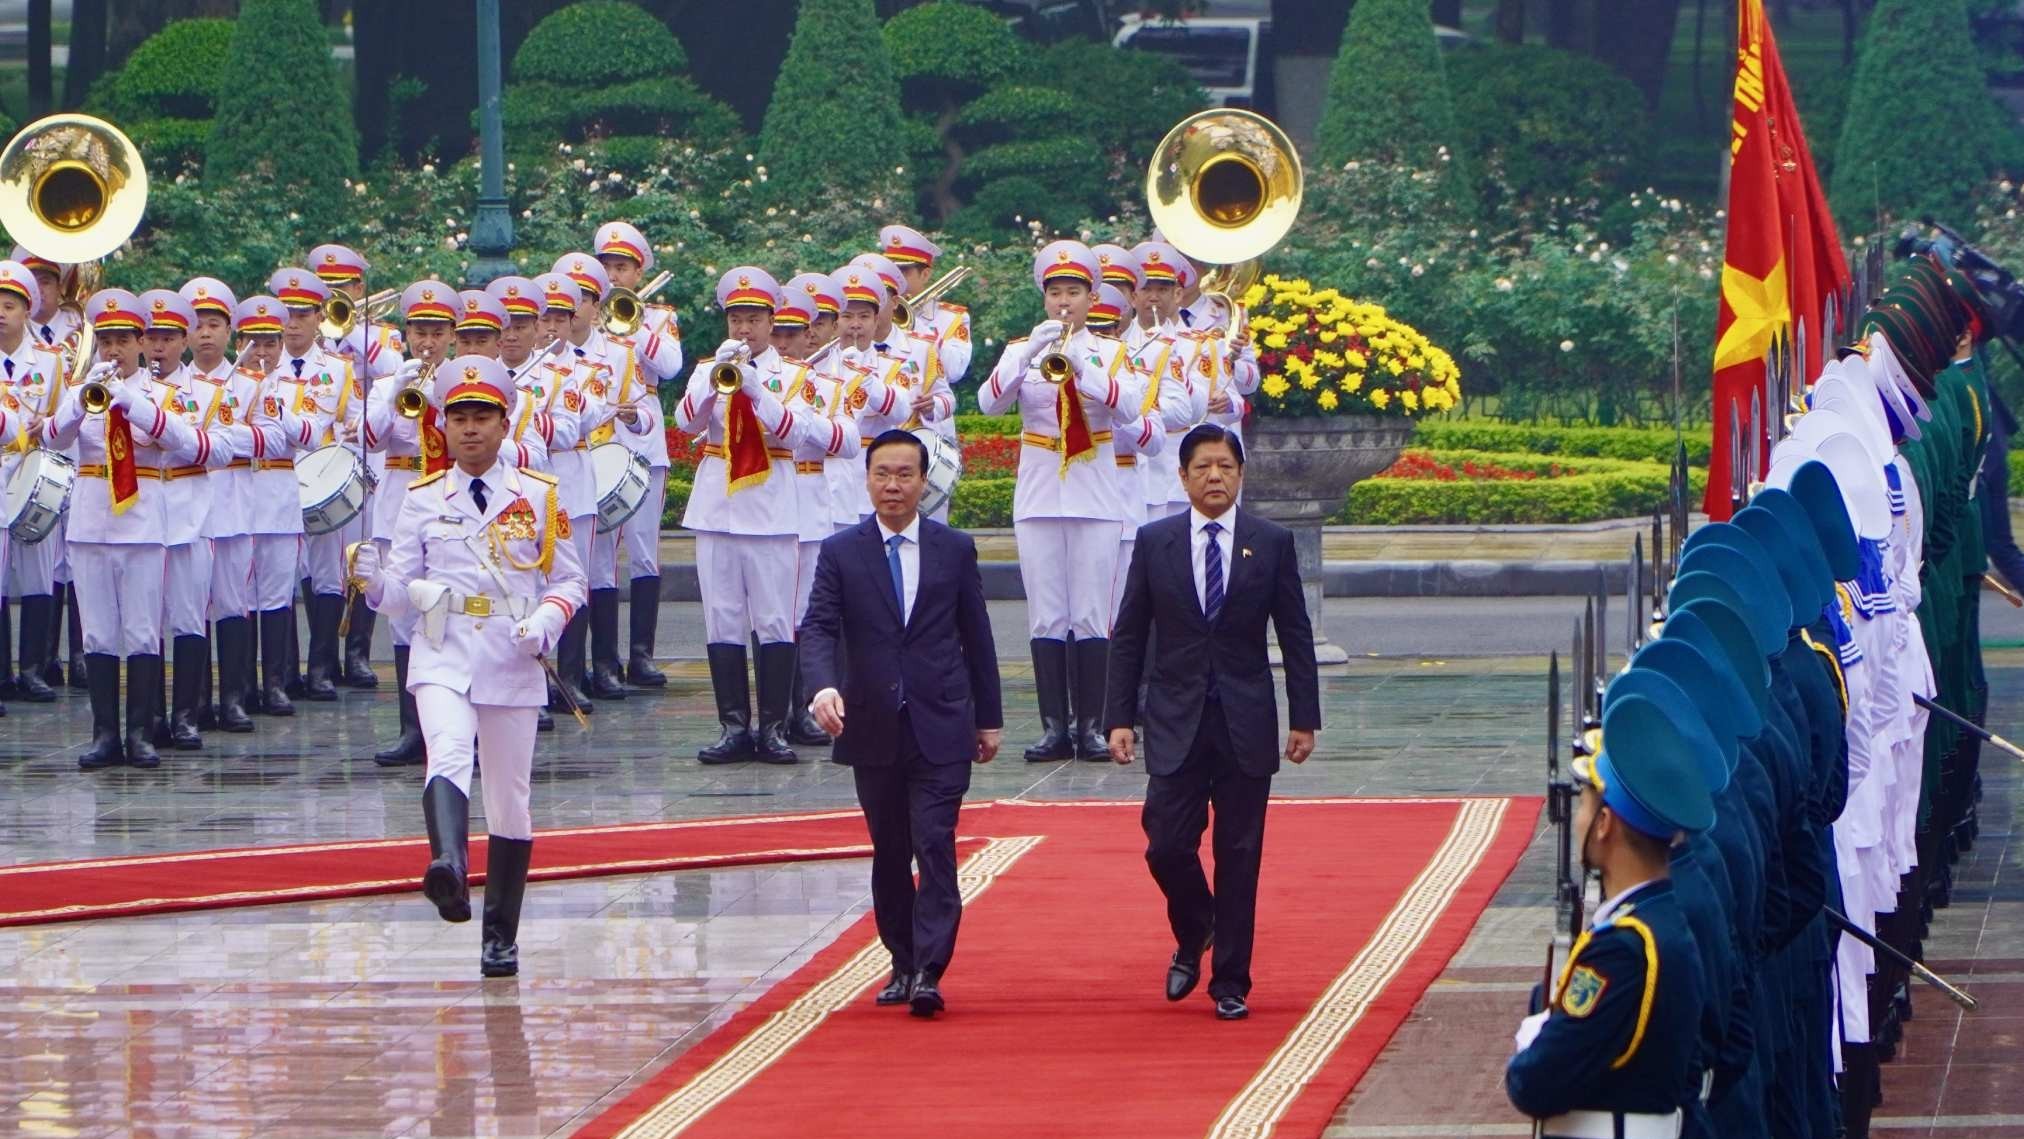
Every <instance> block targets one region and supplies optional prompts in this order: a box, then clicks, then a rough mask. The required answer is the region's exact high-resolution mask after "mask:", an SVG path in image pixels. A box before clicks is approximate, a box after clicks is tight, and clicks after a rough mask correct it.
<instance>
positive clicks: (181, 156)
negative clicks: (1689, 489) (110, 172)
mask: <svg viewBox="0 0 2024 1139" xmlns="http://www.w3.org/2000/svg"><path fill="white" fill-rule="evenodd" d="M232 29H233V22H232V21H231V20H215V19H199V20H177V21H174V22H173V23H170V24H168V25H166V26H164V27H163V28H162V30H161V31H159V32H156V33H155V34H154V35H152V36H149V37H148V38H147V40H146V41H144V42H143V43H142V44H141V45H140V46H139V47H137V48H135V49H134V51H133V54H132V55H130V56H128V57H127V61H126V63H125V65H124V66H122V67H121V68H120V69H119V70H118V71H116V72H112V73H110V74H107V75H105V76H102V77H101V78H100V79H99V81H98V82H96V83H94V84H92V89H91V95H90V96H89V98H87V99H86V100H85V107H86V109H87V110H89V111H91V113H93V114H96V115H99V116H101V117H103V118H106V119H109V120H111V121H113V122H116V123H118V124H120V129H121V130H124V131H125V132H126V133H127V136H128V137H129V138H132V139H133V140H134V143H135V145H137V146H139V147H140V148H141V154H142V155H143V156H144V157H145V158H146V160H147V163H148V166H149V168H150V169H151V170H154V171H156V172H158V173H164V174H172V173H177V172H180V171H182V170H184V169H186V168H188V167H193V166H199V165H201V164H202V163H203V161H204V145H205V142H206V140H207V139H208V138H209V137H210V133H211V118H212V116H213V115H214V114H215V113H216V111H217V99H218V93H219V91H220V89H221V88H222V86H223V80H224V77H225V75H226V74H227V70H226V69H227V68H228V67H229V65H230V59H231V52H232Z"/></svg>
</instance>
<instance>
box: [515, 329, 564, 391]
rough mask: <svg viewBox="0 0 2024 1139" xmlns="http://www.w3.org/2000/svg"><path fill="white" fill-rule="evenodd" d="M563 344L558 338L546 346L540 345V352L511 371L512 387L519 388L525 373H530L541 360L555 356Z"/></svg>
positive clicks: (561, 339)
mask: <svg viewBox="0 0 2024 1139" xmlns="http://www.w3.org/2000/svg"><path fill="white" fill-rule="evenodd" d="M564 343H565V341H564V340H563V338H562V337H560V336H558V337H556V338H555V339H553V340H551V341H549V342H548V343H547V344H544V345H542V346H541V351H539V352H536V353H535V354H534V355H532V356H529V357H528V358H527V360H526V362H525V363H523V364H521V365H520V366H519V367H518V368H516V369H514V370H513V373H512V379H513V383H514V386H516V387H517V386H519V383H520V379H521V377H523V376H525V375H527V373H529V372H532V371H533V370H534V366H535V365H536V364H539V363H541V362H542V361H543V360H546V359H548V358H549V357H550V356H553V355H555V353H556V352H557V351H558V350H559V349H561V347H562V345H563V344H564Z"/></svg>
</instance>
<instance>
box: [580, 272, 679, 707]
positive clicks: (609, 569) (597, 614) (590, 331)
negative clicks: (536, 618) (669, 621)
mask: <svg viewBox="0 0 2024 1139" xmlns="http://www.w3.org/2000/svg"><path fill="white" fill-rule="evenodd" d="M554 271H555V272H557V273H561V274H562V275H563V276H565V277H568V278H569V279H570V280H571V281H573V282H575V283H576V286H577V289H578V290H579V291H580V292H581V294H582V296H581V298H580V299H579V301H578V304H577V312H576V317H575V320H574V321H573V323H572V324H571V326H570V343H571V349H572V351H574V352H575V353H576V355H577V356H578V358H579V359H580V360H582V362H583V363H584V364H585V365H587V366H589V368H590V369H591V370H592V371H593V372H594V374H595V376H596V378H595V379H593V380H591V381H589V382H590V384H591V385H592V390H593V391H595V392H598V393H599V394H598V398H599V399H601V400H604V401H606V402H608V403H610V404H611V405H612V407H613V418H614V419H616V420H617V423H616V424H612V423H607V424H605V425H604V426H603V427H600V428H598V429H597V430H595V431H592V432H591V435H590V444H591V446H593V447H595V446H597V445H598V444H600V443H610V442H619V443H623V444H624V445H625V447H626V449H627V450H630V451H633V452H634V453H635V454H640V455H643V456H644V457H645V458H646V460H647V463H648V465H649V467H651V466H652V465H653V463H654V462H655V461H656V453H655V452H654V451H653V450H652V447H653V443H652V442H651V441H648V442H640V441H638V440H636V439H635V438H634V437H635V436H639V435H644V434H648V433H656V434H660V435H661V440H660V451H659V452H658V461H659V463H660V467H661V476H662V478H661V482H662V483H663V484H665V480H666V473H667V465H668V458H667V438H666V433H665V432H661V431H660V430H659V428H660V422H661V402H660V392H659V389H658V387H657V386H656V385H657V381H656V380H655V379H654V378H653V377H651V376H649V375H647V374H646V371H645V369H644V367H643V366H642V365H641V362H640V358H639V355H638V353H636V352H635V351H634V350H633V346H632V345H631V344H629V343H627V342H625V341H622V340H620V339H618V338H616V337H613V336H611V335H609V334H608V333H606V332H605V330H604V327H603V323H602V316H603V313H602V309H601V307H600V306H602V305H603V303H604V299H605V298H606V297H607V296H610V295H611V289H612V284H611V277H610V275H609V274H608V273H606V272H605V268H604V264H603V262H601V261H599V260H598V259H597V258H595V257H592V256H590V255H589V254H585V253H565V254H563V255H562V257H561V258H560V259H558V260H557V261H556V262H555V268H554ZM650 339H651V338H650ZM621 428H623V430H621ZM649 508H653V509H655V510H658V507H656V506H655V505H654V502H653V499H652V498H651V495H650V497H649V499H648V501H646V502H644V503H642V504H641V506H640V510H639V513H640V514H644V513H646V511H647V510H648V509H649ZM638 516H639V515H638V514H635V515H634V517H635V518H637V517H638ZM653 525H654V526H655V527H658V526H659V525H660V515H659V514H658V513H656V514H655V515H654V522H653ZM655 534H656V538H655V540H654V544H653V548H654V552H653V553H652V554H651V555H649V556H648V557H647V558H646V559H644V561H652V562H653V563H654V572H655V573H656V574H658V573H659V558H660V550H659V546H660V543H659V537H658V534H659V530H658V529H656V530H655ZM621 547H624V548H625V549H626V551H627V554H628V556H629V557H632V565H633V568H634V570H635V572H637V571H638V570H640V569H642V568H644V564H643V559H641V558H639V557H637V556H633V555H634V551H633V548H632V546H631V545H630V543H629V542H628V541H627V539H626V535H625V534H624V528H623V527H621V528H620V529H619V530H616V531H613V532H610V533H599V534H596V535H594V536H593V537H592V538H591V556H590V567H589V569H590V606H589V616H588V620H589V622H590V676H589V677H588V684H587V686H588V688H589V691H590V694H591V695H592V696H594V697H596V698H597V699H599V700H623V699H625V698H626V688H625V665H624V664H622V663H621V662H620V661H619V658H618V555H619V550H620V548H621ZM655 582H656V588H658V582H659V578H658V577H656V578H655ZM569 683H571V684H576V683H579V680H578V678H576V677H570V678H569Z"/></svg>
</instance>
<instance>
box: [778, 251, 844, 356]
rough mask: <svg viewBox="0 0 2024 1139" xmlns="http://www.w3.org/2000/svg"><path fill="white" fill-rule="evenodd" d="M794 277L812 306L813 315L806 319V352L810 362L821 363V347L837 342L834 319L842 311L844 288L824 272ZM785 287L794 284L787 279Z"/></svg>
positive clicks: (791, 286) (828, 346)
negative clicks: (807, 345) (813, 309)
mask: <svg viewBox="0 0 2024 1139" xmlns="http://www.w3.org/2000/svg"><path fill="white" fill-rule="evenodd" d="M794 280H796V281H800V282H801V289H802V291H803V292H805V293H806V294H807V295H808V297H809V299H810V300H811V301H812V302H813V303H814V305H815V315H814V316H813V317H812V318H811V319H810V320H809V322H808V344H809V349H808V352H809V357H810V360H809V362H810V363H813V364H820V363H822V362H823V360H822V350H823V349H824V348H834V347H835V344H836V318H837V314H838V313H840V312H841V311H842V310H843V288H842V286H840V285H838V284H837V283H836V278H835V277H832V276H830V275H829V274H827V273H802V274H800V275H798V276H796V277H795V278H794ZM788 287H789V288H793V287H794V286H793V284H792V283H791V282H790V284H789V285H788Z"/></svg>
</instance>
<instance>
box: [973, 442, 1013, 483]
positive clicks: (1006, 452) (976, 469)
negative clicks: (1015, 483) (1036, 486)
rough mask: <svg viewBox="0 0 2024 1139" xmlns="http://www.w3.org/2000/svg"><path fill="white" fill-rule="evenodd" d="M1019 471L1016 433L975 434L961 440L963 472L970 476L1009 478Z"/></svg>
mask: <svg viewBox="0 0 2024 1139" xmlns="http://www.w3.org/2000/svg"><path fill="white" fill-rule="evenodd" d="M1018 473H1019V437H1018V436H1017V435H977V436H972V437H970V438H967V439H964V440H963V474H964V475H965V476H966V477H970V478H1010V477H1012V476H1014V475H1016V474H1018Z"/></svg>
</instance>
